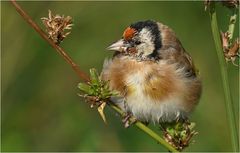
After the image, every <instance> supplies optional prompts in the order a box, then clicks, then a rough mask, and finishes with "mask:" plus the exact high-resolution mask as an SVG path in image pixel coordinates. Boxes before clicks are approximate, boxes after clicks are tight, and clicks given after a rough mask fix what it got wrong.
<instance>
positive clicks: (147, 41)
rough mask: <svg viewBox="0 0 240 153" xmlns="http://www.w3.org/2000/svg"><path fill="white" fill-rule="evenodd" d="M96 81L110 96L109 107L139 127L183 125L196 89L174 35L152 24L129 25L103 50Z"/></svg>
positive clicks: (195, 101)
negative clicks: (104, 83)
mask: <svg viewBox="0 0 240 153" xmlns="http://www.w3.org/2000/svg"><path fill="white" fill-rule="evenodd" d="M107 50H110V51H114V54H113V57H112V58H110V59H105V61H104V64H103V69H102V72H101V79H102V80H105V81H107V82H108V83H109V89H110V90H113V91H116V92H117V93H118V95H117V96H112V97H111V101H112V102H113V103H114V104H116V105H117V106H119V107H120V108H122V109H123V110H124V112H126V113H128V114H130V115H133V116H134V117H135V118H136V119H137V120H139V121H142V122H146V123H149V122H153V123H162V122H173V121H178V120H187V119H188V118H189V115H190V114H191V113H192V111H193V110H194V109H195V107H196V106H197V104H198V103H199V99H200V97H201V92H202V83H201V78H200V76H199V72H198V70H197V69H196V68H195V65H194V63H193V60H192V58H191V56H190V55H189V54H188V53H187V52H186V51H185V49H184V48H183V46H182V44H181V42H180V40H179V39H178V38H177V36H176V34H175V32H174V31H173V30H172V29H171V28H170V27H168V26H167V25H164V24H162V23H160V22H157V21H154V20H144V21H138V22H135V23H132V24H130V26H128V27H127V28H126V29H125V30H124V32H123V35H122V37H121V38H120V39H119V40H118V41H116V42H114V43H113V44H111V45H110V46H109V47H107Z"/></svg>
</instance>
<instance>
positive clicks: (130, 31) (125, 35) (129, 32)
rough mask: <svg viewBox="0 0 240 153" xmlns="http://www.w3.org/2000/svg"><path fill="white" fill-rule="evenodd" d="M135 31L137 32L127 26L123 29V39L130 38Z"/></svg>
mask: <svg viewBox="0 0 240 153" xmlns="http://www.w3.org/2000/svg"><path fill="white" fill-rule="evenodd" d="M136 32H137V31H136V30H135V29H134V28H130V27H128V28H127V29H126V30H125V31H124V33H123V38H124V39H125V40H131V39H132V37H133V36H134V35H135V33H136Z"/></svg>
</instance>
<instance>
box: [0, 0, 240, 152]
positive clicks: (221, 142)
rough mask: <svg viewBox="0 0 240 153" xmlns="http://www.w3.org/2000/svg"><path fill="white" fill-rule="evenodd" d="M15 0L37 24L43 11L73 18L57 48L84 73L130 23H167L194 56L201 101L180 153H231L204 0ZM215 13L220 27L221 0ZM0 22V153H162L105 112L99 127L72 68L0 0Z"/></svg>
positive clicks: (225, 16)
mask: <svg viewBox="0 0 240 153" xmlns="http://www.w3.org/2000/svg"><path fill="white" fill-rule="evenodd" d="M19 4H20V5H21V6H22V7H23V8H24V9H25V10H26V11H27V12H28V13H29V15H30V16H31V17H32V18H33V19H34V21H36V22H37V23H38V24H39V25H41V27H42V28H43V25H42V23H41V20H40V18H41V17H44V16H47V15H48V9H51V10H52V12H53V13H58V14H65V15H69V16H72V17H73V19H74V27H73V29H72V33H71V34H70V35H69V37H68V38H67V39H65V40H64V42H63V43H61V46H62V47H63V48H65V49H66V51H67V52H68V53H69V54H70V56H71V57H72V58H73V59H74V61H76V62H77V63H78V64H79V65H80V67H81V68H82V69H83V70H84V71H85V72H88V70H89V69H90V68H92V67H95V68H97V69H98V70H99V71H101V68H102V63H103V61H104V59H105V58H106V57H111V56H112V53H111V52H109V51H106V49H105V48H106V47H107V46H108V45H109V44H111V43H112V42H113V41H115V40H117V39H118V38H120V37H121V36H122V32H123V30H124V29H125V28H126V27H127V26H128V25H129V24H130V23H132V22H135V21H139V20H145V19H154V20H157V21H160V22H162V23H164V24H167V25H169V26H170V27H171V28H172V29H174V31H175V32H176V33H177V35H178V37H179V39H180V40H181V42H182V44H183V46H184V47H185V49H186V50H187V51H188V52H189V53H190V54H191V56H192V57H193V59H194V61H195V64H196V66H197V67H198V68H199V70H200V73H201V77H202V80H203V94H202V97H201V101H200V103H199V105H198V107H197V108H196V110H195V111H194V113H193V114H192V116H191V120H192V121H194V122H196V124H197V127H196V129H197V131H198V132H199V134H198V135H197V136H196V137H195V138H194V139H195V141H196V142H195V143H194V144H193V145H191V146H189V147H188V148H187V149H186V151H231V142H230V132H229V127H228V122H227V117H226V111H225V103H224V96H223V95H224V93H223V87H222V82H221V75H220V71H219V64H218V59H217V55H216V51H215V46H214V42H213V39H212V33H211V28H210V22H209V15H208V12H205V11H204V5H203V2H174V1H173V2H164V1H162V2H47V1H46V2H19ZM218 12H220V13H219V14H218V15H219V24H220V29H221V30H222V31H226V30H227V24H228V21H229V13H230V12H229V10H228V9H227V8H224V7H223V6H222V5H218ZM1 22H2V24H1V72H2V75H1V76H2V78H1V85H2V86H1V94H2V99H1V104H2V105H1V106H2V107H1V125H2V126H1V130H2V131H1V140H2V141H1V148H2V151H23V152H25V151H166V150H165V149H164V148H163V147H161V145H159V144H157V143H156V142H155V141H153V140H152V139H151V138H150V137H149V136H147V135H146V134H145V133H143V132H141V131H140V130H139V129H137V128H136V127H134V126H133V127H130V128H129V129H124V128H123V125H122V123H121V119H120V118H119V117H118V116H117V115H115V114H116V113H115V112H114V111H112V110H110V109H107V114H106V116H107V120H108V125H105V124H104V123H103V121H102V119H101V118H100V116H99V115H98V113H97V111H96V110H95V109H90V107H89V105H88V104H87V103H85V102H84V101H83V100H82V99H80V98H79V97H78V96H77V93H78V92H79V91H78V89H77V84H78V82H79V81H80V80H79V78H78V77H77V75H76V74H75V73H74V72H73V70H72V69H71V67H70V66H69V65H68V64H66V62H65V61H64V60H63V59H62V58H61V57H60V56H59V55H58V54H56V52H55V51H54V49H52V48H51V47H50V46H49V45H48V44H47V43H46V42H45V41H44V40H43V39H42V38H41V37H40V36H39V35H38V34H37V33H36V32H35V31H34V30H33V29H32V28H31V27H30V26H29V25H28V24H27V23H26V22H25V21H24V20H23V19H22V17H21V16H20V15H19V14H18V13H17V12H16V11H15V9H14V8H13V6H12V5H11V4H10V2H1ZM237 25H238V23H237ZM236 29H237V30H238V28H236ZM238 35H239V31H236V33H235V36H238ZM228 67H229V79H230V86H231V93H232V98H233V100H234V106H235V112H236V116H238V108H239V105H238V102H239V95H238V93H239V73H238V68H237V67H235V66H233V65H232V64H231V63H229V64H228ZM237 121H238V120H237ZM238 123H239V122H238ZM150 126H151V127H153V128H155V129H156V130H157V129H158V128H157V127H154V126H153V125H150Z"/></svg>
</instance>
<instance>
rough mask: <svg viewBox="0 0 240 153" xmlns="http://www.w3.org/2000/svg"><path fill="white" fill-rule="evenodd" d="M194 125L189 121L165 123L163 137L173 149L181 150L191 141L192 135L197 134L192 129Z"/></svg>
mask: <svg viewBox="0 0 240 153" xmlns="http://www.w3.org/2000/svg"><path fill="white" fill-rule="evenodd" d="M194 126H195V123H193V122H192V123H190V122H189V121H183V122H176V123H174V124H170V125H167V126H166V127H165V129H164V131H163V137H164V139H165V141H167V142H168V143H169V144H171V145H172V146H173V147H174V148H175V149H177V150H179V151H182V150H183V149H184V148H186V147H187V146H188V145H189V144H190V143H191V142H192V141H191V139H192V137H193V136H194V135H196V134H197V132H196V131H195V130H194V129H193V128H194Z"/></svg>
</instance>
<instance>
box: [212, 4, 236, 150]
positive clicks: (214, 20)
mask: <svg viewBox="0 0 240 153" xmlns="http://www.w3.org/2000/svg"><path fill="white" fill-rule="evenodd" d="M210 20H211V28H212V33H213V39H214V42H215V47H216V51H217V56H218V60H219V64H220V70H221V76H222V82H223V90H224V98H225V104H226V111H227V118H228V123H229V127H230V133H231V141H232V148H233V151H235V152H237V151H238V132H237V126H236V122H235V121H236V120H235V115H234V107H233V102H232V99H231V94H230V87H229V82H228V73H227V65H226V61H225V59H224V54H223V50H222V45H221V40H220V34H219V29H218V24H217V14H216V8H215V3H214V2H213V3H211V5H210ZM231 27H232V28H233V29H234V26H233V25H231ZM232 28H231V29H232ZM233 29H232V31H233Z"/></svg>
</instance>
